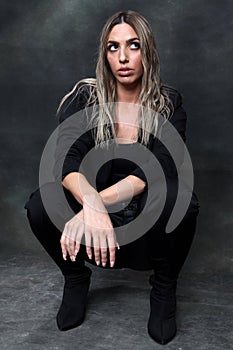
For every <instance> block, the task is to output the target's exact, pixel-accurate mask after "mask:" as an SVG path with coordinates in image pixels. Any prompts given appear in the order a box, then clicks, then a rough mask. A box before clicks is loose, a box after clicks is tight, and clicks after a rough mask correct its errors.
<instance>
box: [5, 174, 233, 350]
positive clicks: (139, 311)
mask: <svg viewBox="0 0 233 350" xmlns="http://www.w3.org/2000/svg"><path fill="white" fill-rule="evenodd" d="M210 176H211V181H210ZM231 178H232V176H229V174H219V173H211V174H208V173H203V174H201V173H200V174H198V175H197V177H196V183H197V184H198V186H197V193H198V194H199V199H200V202H201V213H200V216H199V224H198V230H197V234H196V237H195V240H194V243H193V246H192V249H191V252H190V255H189V257H188V259H187V261H186V263H185V265H184V268H183V270H182V273H181V275H180V279H179V283H178V290H177V301H178V314H177V324H178V332H177V336H176V338H175V339H174V340H173V341H172V342H171V343H169V344H168V345H166V346H161V345H159V344H157V343H155V342H154V341H153V340H152V339H151V338H150V337H149V336H148V334H147V327H146V324H147V320H148V315H149V292H150V288H151V287H150V285H149V283H148V277H149V275H150V274H151V271H143V272H139V271H132V270H129V269H122V270H114V271H111V270H104V269H99V268H96V267H93V266H92V265H90V267H91V269H92V271H93V274H92V283H91V288H90V292H89V298H88V308H87V314H86V319H85V322H84V323H83V324H82V325H81V326H80V327H78V328H76V329H73V330H70V331H67V332H60V331H59V330H58V329H57V326H56V321H55V316H56V313H57V310H58V308H59V305H60V301H61V297H62V289H63V277H62V276H61V274H60V272H59V271H58V269H57V267H56V266H55V264H54V263H53V262H51V260H50V258H49V257H48V256H47V254H46V253H45V252H44V250H43V249H42V248H41V247H40V245H39V243H38V242H37V241H36V240H35V238H34V237H32V235H31V233H30V230H29V228H28V226H27V222H26V219H25V217H24V216H21V225H20V228H19V226H18V228H17V231H16V232H17V238H16V239H15V241H12V245H10V243H9V242H8V241H9V240H8V241H6V240H5V241H3V242H4V244H5V245H4V246H2V249H1V250H2V254H1V260H0V267H1V269H0V270H1V280H0V313H1V325H0V349H1V350H3V349H7V350H17V349H20V350H27V349H28V350H29V349H30V350H37V349H38V350H42V349H44V350H52V349H54V350H55V349H59V350H60V349H61V350H68V349H71V348H73V349H80V350H82V349H87V348H92V349H101V350H104V349H121V350H128V349H134V350H150V349H151V350H152V349H162V348H166V349H169V350H189V349H190V350H193V349H198V350H225V349H226V350H228V349H232V344H233V332H232V329H233V312H232V311H233V293H232V292H233V288H232V287H233V279H232V260H233V259H232V258H233V255H232V235H231V233H232V227H233V225H232V198H233V196H232V194H233V191H232V184H231V180H230V179H231ZM219 184H221V186H219ZM213 188H214V191H213ZM22 197H23V195H22ZM21 201H23V198H21V199H20V200H19V202H18V204H19V203H20V202H21ZM19 207H20V206H19ZM20 210H21V209H20ZM22 212H23V211H22ZM22 212H21V213H22ZM4 214H5V216H7V215H8V214H7V213H4ZM23 215H24V214H23ZM18 221H19V222H20V219H18ZM16 222H17V221H16ZM16 222H15V221H14V225H16ZM12 225H13V224H12ZM22 230H23V231H24V233H23V235H24V237H28V240H27V244H26V243H25V239H24V244H23V246H22V248H20V249H19V243H18V242H19V240H20V237H21V236H22ZM10 231H11V233H10ZM5 233H6V234H9V236H8V237H10V235H11V234H12V226H11V223H9V225H8V226H7V228H6V231H5ZM17 247H18V249H17Z"/></svg>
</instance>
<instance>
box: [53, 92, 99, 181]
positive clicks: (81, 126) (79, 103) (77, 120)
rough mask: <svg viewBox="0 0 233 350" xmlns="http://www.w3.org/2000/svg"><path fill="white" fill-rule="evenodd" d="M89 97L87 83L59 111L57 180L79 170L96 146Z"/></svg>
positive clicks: (55, 174)
mask: <svg viewBox="0 0 233 350" xmlns="http://www.w3.org/2000/svg"><path fill="white" fill-rule="evenodd" d="M88 98H89V94H88V88H87V87H85V85H84V86H81V88H80V87H79V89H78V88H76V89H75V90H74V91H73V93H72V94H71V95H70V96H69V97H68V98H67V99H66V100H65V102H64V103H63V105H62V108H61V110H60V111H59V114H58V118H59V123H60V125H59V131H58V137H57V145H56V150H55V166H54V176H55V178H56V180H57V181H61V180H63V179H64V177H65V176H66V175H68V174H69V173H71V172H78V171H79V168H80V165H81V162H82V160H83V158H84V156H85V155H86V154H87V153H88V151H89V150H90V149H91V148H92V147H93V146H94V140H93V137H92V130H89V129H88V118H87V113H86V110H85V107H86V105H87V101H88Z"/></svg>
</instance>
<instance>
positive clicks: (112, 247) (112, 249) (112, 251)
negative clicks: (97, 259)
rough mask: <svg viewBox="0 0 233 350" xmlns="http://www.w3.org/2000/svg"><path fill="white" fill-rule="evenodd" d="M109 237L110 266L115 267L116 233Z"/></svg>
mask: <svg viewBox="0 0 233 350" xmlns="http://www.w3.org/2000/svg"><path fill="white" fill-rule="evenodd" d="M107 238H108V247H109V259H110V266H111V267H113V266H114V264H115V253H116V242H115V235H114V234H111V235H108V237H107Z"/></svg>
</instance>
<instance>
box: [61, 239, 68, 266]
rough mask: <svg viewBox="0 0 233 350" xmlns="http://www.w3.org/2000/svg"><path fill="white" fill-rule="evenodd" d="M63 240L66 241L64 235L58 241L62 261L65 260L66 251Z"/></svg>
mask: <svg viewBox="0 0 233 350" xmlns="http://www.w3.org/2000/svg"><path fill="white" fill-rule="evenodd" d="M65 239H66V236H65V235H64V234H62V236H61V239H60V244H61V251H62V256H63V259H64V260H66V259H67V251H66V245H65Z"/></svg>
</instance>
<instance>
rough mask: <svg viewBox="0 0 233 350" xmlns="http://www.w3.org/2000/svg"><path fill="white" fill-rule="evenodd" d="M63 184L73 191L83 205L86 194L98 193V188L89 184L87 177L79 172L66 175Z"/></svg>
mask: <svg viewBox="0 0 233 350" xmlns="http://www.w3.org/2000/svg"><path fill="white" fill-rule="evenodd" d="M62 185H63V186H64V187H65V188H66V189H67V190H69V191H70V192H71V193H72V195H73V196H74V197H75V199H76V200H77V201H78V202H79V203H80V204H81V205H83V200H84V198H85V197H86V196H88V195H93V194H95V195H96V194H98V192H97V191H96V189H95V188H94V187H92V186H91V185H90V184H89V182H88V181H87V179H86V177H85V176H84V175H83V174H81V173H79V172H72V173H70V174H68V175H66V177H65V178H64V180H63V181H62Z"/></svg>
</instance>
